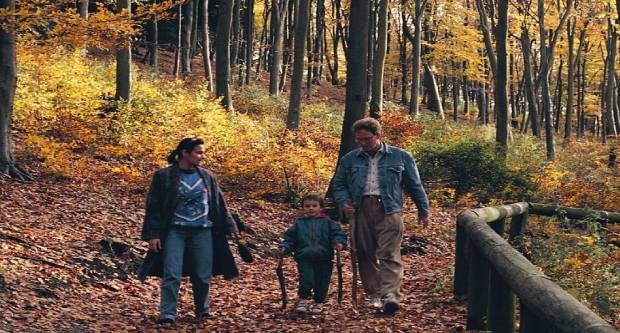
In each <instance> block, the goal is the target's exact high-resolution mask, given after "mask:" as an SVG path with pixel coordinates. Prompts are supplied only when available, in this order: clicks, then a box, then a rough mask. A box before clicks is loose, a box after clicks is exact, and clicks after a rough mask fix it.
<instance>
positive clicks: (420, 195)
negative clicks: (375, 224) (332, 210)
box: [333, 143, 429, 218]
mask: <svg viewBox="0 0 620 333" xmlns="http://www.w3.org/2000/svg"><path fill="white" fill-rule="evenodd" d="M382 145H383V154H382V156H381V158H380V159H379V170H378V171H379V188H380V191H381V199H382V201H383V207H384V209H385V213H386V214H392V213H398V212H400V211H401V210H402V207H403V190H404V191H405V192H406V193H407V194H409V195H410V196H411V198H412V199H413V201H414V202H415V204H416V206H417V207H418V216H419V217H421V218H424V217H427V216H428V212H429V211H428V197H427V196H426V192H424V188H423V187H422V181H421V179H420V174H419V173H418V168H417V167H416V165H415V161H414V160H413V157H412V156H411V154H410V153H409V152H407V151H405V150H403V149H401V148H398V147H394V146H390V145H387V144H384V143H382ZM368 168H369V161H368V155H366V154H365V153H364V152H363V151H362V149H361V148H358V149H355V150H353V151H351V152H349V153H347V154H346V155H344V156H343V157H342V159H341V160H340V164H339V166H338V170H336V175H335V176H334V179H333V182H334V183H333V188H334V197H335V199H336V202H338V203H339V204H344V203H346V202H349V203H351V204H353V206H354V207H359V206H360V204H361V202H362V194H363V191H364V185H366V180H367V179H368Z"/></svg>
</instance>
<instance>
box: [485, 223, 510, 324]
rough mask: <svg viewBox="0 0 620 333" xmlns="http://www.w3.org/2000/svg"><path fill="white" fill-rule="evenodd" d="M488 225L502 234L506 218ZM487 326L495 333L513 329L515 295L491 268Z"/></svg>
mask: <svg viewBox="0 0 620 333" xmlns="http://www.w3.org/2000/svg"><path fill="white" fill-rule="evenodd" d="M489 225H490V226H491V228H492V229H493V230H494V231H495V232H496V233H497V234H498V235H500V236H503V235H504V229H505V226H506V219H499V220H497V221H495V222H491V223H490V224H489ZM488 327H489V330H490V331H493V332H495V333H513V332H514V331H515V295H514V293H513V292H512V291H511V290H510V287H509V286H508V285H507V284H506V282H504V279H503V278H502V277H501V276H500V275H499V273H498V272H497V270H495V269H493V268H491V270H490V275H489V308H488Z"/></svg>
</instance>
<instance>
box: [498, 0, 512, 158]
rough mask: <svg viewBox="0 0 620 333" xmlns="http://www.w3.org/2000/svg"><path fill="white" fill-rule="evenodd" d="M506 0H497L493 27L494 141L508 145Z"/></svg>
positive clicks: (507, 4) (507, 5) (504, 145)
mask: <svg viewBox="0 0 620 333" xmlns="http://www.w3.org/2000/svg"><path fill="white" fill-rule="evenodd" d="M508 7H509V2H508V0H498V1H497V9H498V20H497V26H496V27H495V47H496V48H497V72H496V73H495V89H494V94H495V96H494V97H495V114H496V118H495V141H496V142H497V143H499V144H500V145H501V146H503V147H506V146H508V138H509V135H510V133H509V132H508V131H509V127H508V120H509V117H508V114H509V113H508V95H507V93H506V88H507V81H508Z"/></svg>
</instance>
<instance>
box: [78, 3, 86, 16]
mask: <svg viewBox="0 0 620 333" xmlns="http://www.w3.org/2000/svg"><path fill="white" fill-rule="evenodd" d="M78 12H79V13H80V18H81V19H83V20H88V0H79V2H78Z"/></svg>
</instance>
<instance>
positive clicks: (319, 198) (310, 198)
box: [301, 193, 323, 207]
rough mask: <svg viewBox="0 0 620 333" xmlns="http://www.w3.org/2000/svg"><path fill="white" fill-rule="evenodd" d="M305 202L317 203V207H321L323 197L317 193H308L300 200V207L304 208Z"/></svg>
mask: <svg viewBox="0 0 620 333" xmlns="http://www.w3.org/2000/svg"><path fill="white" fill-rule="evenodd" d="M306 201H318V202H319V206H321V207H323V197H322V196H321V195H319V194H318V193H308V194H306V195H304V196H303V197H302V198H301V206H302V207H303V206H304V202H306Z"/></svg>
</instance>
